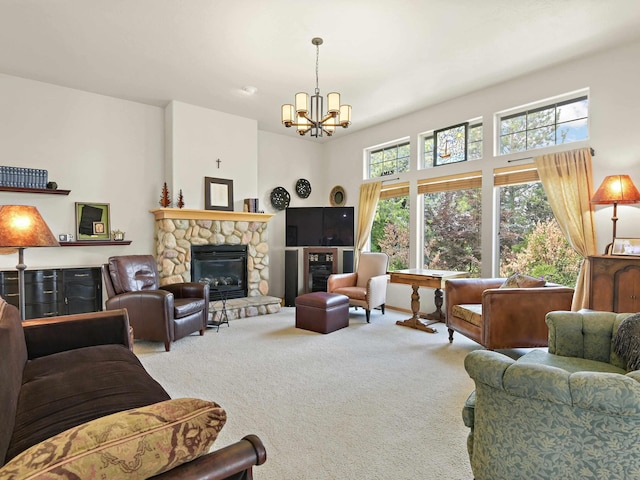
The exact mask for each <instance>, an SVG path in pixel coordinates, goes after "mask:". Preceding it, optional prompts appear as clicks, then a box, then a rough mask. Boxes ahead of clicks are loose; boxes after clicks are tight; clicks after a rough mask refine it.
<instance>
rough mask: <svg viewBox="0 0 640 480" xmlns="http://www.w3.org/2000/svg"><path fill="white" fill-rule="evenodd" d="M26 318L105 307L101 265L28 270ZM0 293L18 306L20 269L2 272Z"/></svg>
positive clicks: (83, 311)
mask: <svg viewBox="0 0 640 480" xmlns="http://www.w3.org/2000/svg"><path fill="white" fill-rule="evenodd" d="M24 288H25V319H27V320H28V319H30V318H39V317H53V316H56V315H69V314H72V313H85V312H96V311H100V310H102V276H101V271H100V268H99V267H81V268H51V269H42V270H25V272H24ZM0 296H1V297H2V298H4V299H5V300H6V301H7V303H11V304H12V305H15V306H16V307H18V306H19V302H20V295H19V292H18V272H17V271H16V270H5V271H0Z"/></svg>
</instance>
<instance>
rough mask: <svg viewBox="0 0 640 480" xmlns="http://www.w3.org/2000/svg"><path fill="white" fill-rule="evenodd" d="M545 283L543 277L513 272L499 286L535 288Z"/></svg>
mask: <svg viewBox="0 0 640 480" xmlns="http://www.w3.org/2000/svg"><path fill="white" fill-rule="evenodd" d="M546 284H547V282H546V281H545V279H544V278H539V277H532V276H529V275H522V274H520V273H514V274H513V275H511V276H510V277H509V278H507V279H506V280H505V281H504V283H503V284H502V285H500V288H535V287H544V286H545V285H546Z"/></svg>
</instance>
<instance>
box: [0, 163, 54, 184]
mask: <svg viewBox="0 0 640 480" xmlns="http://www.w3.org/2000/svg"><path fill="white" fill-rule="evenodd" d="M48 178H49V172H48V171H47V170H44V169H42V168H25V167H5V166H0V187H20V188H47V182H48V181H49V180H48Z"/></svg>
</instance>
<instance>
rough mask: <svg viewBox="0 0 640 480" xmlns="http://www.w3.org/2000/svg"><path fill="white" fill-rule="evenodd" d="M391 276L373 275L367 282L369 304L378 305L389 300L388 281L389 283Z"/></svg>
mask: <svg viewBox="0 0 640 480" xmlns="http://www.w3.org/2000/svg"><path fill="white" fill-rule="evenodd" d="M389 278H390V276H389V275H387V274H385V275H376V276H375V277H371V278H370V279H369V282H368V284H367V294H368V298H367V303H368V304H369V306H372V307H377V306H378V305H382V304H383V303H385V302H386V300H387V283H389Z"/></svg>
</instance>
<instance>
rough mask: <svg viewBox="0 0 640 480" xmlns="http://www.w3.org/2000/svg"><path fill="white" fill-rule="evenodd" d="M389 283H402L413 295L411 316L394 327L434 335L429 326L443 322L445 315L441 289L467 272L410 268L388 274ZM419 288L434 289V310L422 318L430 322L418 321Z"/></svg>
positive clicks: (464, 275) (432, 329) (466, 274)
mask: <svg viewBox="0 0 640 480" xmlns="http://www.w3.org/2000/svg"><path fill="white" fill-rule="evenodd" d="M389 275H390V276H391V283H403V284H406V285H411V288H412V289H413V293H412V294H411V312H412V313H413V316H412V317H411V318H409V319H407V320H402V321H400V320H398V321H397V322H396V325H401V326H403V327H410V328H415V329H417V330H423V331H425V332H429V333H435V332H436V329H435V328H431V327H430V326H429V325H433V324H434V323H439V322H442V321H444V320H445V314H444V312H443V311H442V296H443V295H442V289H443V288H444V282H445V280H447V279H449V278H460V277H466V276H468V273H467V272H456V271H453V270H427V269H424V268H410V269H407V270H394V271H391V272H389ZM420 287H427V288H434V289H435V292H434V296H435V304H436V310H435V311H434V312H432V313H429V314H427V315H425V316H424V318H426V319H427V320H431V321H430V322H426V323H425V322H423V321H422V320H420V314H419V313H418V312H419V310H420V294H419V293H418V289H419V288H420Z"/></svg>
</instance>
